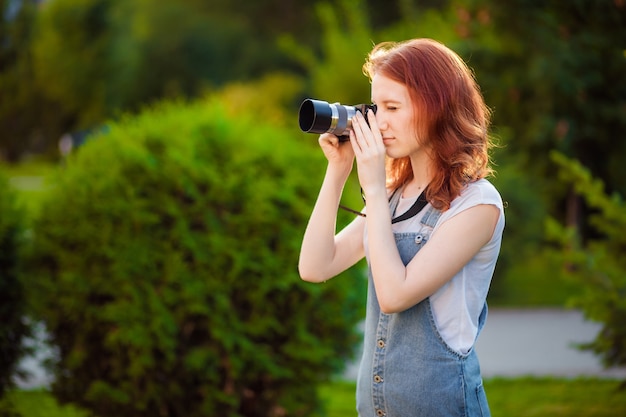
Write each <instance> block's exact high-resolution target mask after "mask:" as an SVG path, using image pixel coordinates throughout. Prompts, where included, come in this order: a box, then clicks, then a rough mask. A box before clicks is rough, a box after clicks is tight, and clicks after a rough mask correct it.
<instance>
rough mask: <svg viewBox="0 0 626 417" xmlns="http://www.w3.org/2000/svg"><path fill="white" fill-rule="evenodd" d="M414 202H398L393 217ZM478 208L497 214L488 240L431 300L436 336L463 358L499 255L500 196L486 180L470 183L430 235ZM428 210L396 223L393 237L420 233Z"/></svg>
mask: <svg viewBox="0 0 626 417" xmlns="http://www.w3.org/2000/svg"><path fill="white" fill-rule="evenodd" d="M416 199H417V197H413V198H406V199H405V198H400V201H399V203H398V207H397V208H396V212H395V216H398V215H401V214H402V213H404V212H406V211H407V210H408V209H409V207H411V206H412V205H413V203H414V202H415V200H416ZM479 204H492V205H494V206H496V207H498V209H499V210H500V216H499V218H498V223H497V225H496V228H495V230H494V232H493V235H492V237H491V240H489V242H488V243H487V244H486V245H485V246H483V247H482V248H481V249H480V251H479V252H478V253H477V254H476V256H474V258H472V259H471V260H470V261H469V262H468V263H467V264H466V265H465V266H464V267H463V268H462V269H461V270H460V271H459V272H458V273H457V274H456V275H455V276H454V277H453V278H452V279H451V280H450V281H448V282H447V283H446V284H445V285H444V286H442V287H441V288H439V290H437V291H436V292H435V293H434V294H433V295H431V296H430V302H431V306H432V310H433V315H434V317H435V322H436V325H437V328H438V330H439V333H440V334H441V336H442V337H443V339H444V341H445V342H446V343H447V344H448V346H449V347H450V348H451V349H452V350H454V351H456V352H459V353H462V354H466V353H467V352H469V350H470V349H471V348H472V346H473V345H474V342H475V340H476V337H477V334H478V318H479V316H480V313H481V311H482V308H483V305H484V303H485V300H486V298H487V293H488V291H489V285H490V284H491V278H492V276H493V272H494V270H495V267H496V260H497V258H498V254H499V253H500V243H501V241H502V232H503V230H504V209H503V206H502V199H501V197H500V194H499V193H498V191H497V190H496V188H495V187H494V186H493V185H492V184H491V183H490V182H489V181H487V180H485V179H482V180H479V181H476V182H473V183H470V184H469V185H468V186H467V187H466V188H465V189H463V191H462V192H461V195H459V196H458V197H457V198H455V199H454V200H453V201H452V203H451V204H450V209H448V210H446V211H445V212H443V213H442V214H441V216H440V217H439V220H438V221H437V223H436V225H435V227H434V228H433V231H432V233H431V236H433V235H434V234H435V233H437V230H438V229H439V227H441V225H442V224H443V223H444V222H446V220H449V219H450V218H452V217H454V216H456V215H457V214H459V213H460V212H462V211H464V210H467V209H469V208H471V207H474V206H476V205H479ZM430 207H431V206H430V204H428V205H427V206H426V207H425V208H424V209H423V210H422V211H421V212H420V213H419V214H417V215H416V216H414V217H412V218H410V219H408V220H404V221H401V222H398V223H395V224H394V225H392V229H393V231H394V232H395V233H410V232H417V231H419V230H420V229H421V228H422V227H424V226H423V225H422V224H420V220H421V219H422V217H423V215H424V213H426V212H427V211H428V209H429V208H430ZM427 244H428V243H427Z"/></svg>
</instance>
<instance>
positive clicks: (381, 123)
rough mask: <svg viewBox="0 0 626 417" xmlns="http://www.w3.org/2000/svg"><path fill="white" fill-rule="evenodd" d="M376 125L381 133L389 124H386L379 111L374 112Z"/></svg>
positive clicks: (385, 119)
mask: <svg viewBox="0 0 626 417" xmlns="http://www.w3.org/2000/svg"><path fill="white" fill-rule="evenodd" d="M376 124H377V125H378V128H379V129H380V131H381V132H382V131H385V130H387V128H388V127H389V124H388V123H387V118H386V117H385V116H384V115H383V112H381V111H378V112H376Z"/></svg>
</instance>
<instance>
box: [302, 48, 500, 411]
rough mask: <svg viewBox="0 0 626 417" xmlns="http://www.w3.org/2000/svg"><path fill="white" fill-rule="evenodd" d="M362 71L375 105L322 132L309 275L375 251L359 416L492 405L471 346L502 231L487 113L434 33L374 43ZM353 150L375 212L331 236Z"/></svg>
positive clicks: (322, 274)
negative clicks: (340, 131)
mask: <svg viewBox="0 0 626 417" xmlns="http://www.w3.org/2000/svg"><path fill="white" fill-rule="evenodd" d="M363 69H364V72H365V74H366V75H367V76H368V77H369V78H370V81H371V94H372V101H373V104H375V105H376V106H377V111H376V112H375V113H374V112H373V111H371V110H370V111H368V112H367V113H368V114H366V115H361V114H360V113H358V114H357V115H356V116H355V117H354V118H353V120H352V130H351V132H350V141H349V142H340V141H339V140H338V138H337V137H336V136H334V135H332V134H328V133H326V134H322V135H321V136H320V138H319V143H320V146H321V148H322V150H323V152H324V154H325V156H326V158H327V159H328V166H327V170H326V175H325V177H324V180H323V183H322V186H321V190H320V193H319V196H318V199H317V202H316V204H315V207H314V209H313V212H312V214H311V218H310V221H309V224H308V226H307V229H306V232H305V235H304V239H303V242H302V248H301V254H300V262H299V271H300V275H301V277H302V279H304V280H306V281H311V282H323V281H326V280H328V279H329V278H332V277H334V276H335V275H337V274H339V273H340V272H342V271H344V270H345V269H347V268H349V267H351V266H352V265H354V264H355V263H356V262H357V261H359V260H360V259H361V258H363V257H364V256H365V257H366V259H367V262H368V266H369V287H368V299H367V314H366V320H365V335H364V339H365V340H364V353H363V358H362V361H361V366H360V371H359V377H358V381H357V409H358V412H359V416H360V417H374V416H388V417H413V416H415V417H417V416H423V417H437V416H442V417H443V416H445V417H451V416H488V415H490V413H489V407H488V405H487V400H486V396H485V393H484V390H483V386H482V378H481V374H480V367H479V364H478V359H477V356H476V353H475V351H474V349H473V347H474V343H475V341H476V338H477V337H478V334H479V333H480V330H481V328H482V326H483V324H484V323H485V319H486V315H487V305H486V297H487V292H488V290H489V285H490V282H491V278H492V275H493V271H494V268H495V264H496V259H497V257H498V253H499V251H500V242H501V238H502V232H503V229H504V211H503V206H502V200H501V198H500V195H499V193H498V191H497V190H496V189H495V188H494V187H493V185H491V183H490V182H488V181H487V180H486V179H485V177H487V176H488V175H489V174H490V173H491V169H490V167H489V162H490V161H489V155H488V151H489V148H490V145H491V144H490V141H489V136H488V127H489V116H490V114H489V110H488V108H487V107H486V105H485V103H484V101H483V98H482V95H481V93H480V90H479V87H478V86H477V84H476V82H475V80H474V78H473V75H472V72H471V71H470V69H469V68H468V67H467V66H466V64H465V63H464V62H463V61H462V59H461V58H459V56H458V55H457V54H455V53H454V52H453V51H451V50H450V49H448V48H447V47H445V46H444V45H442V44H441V43H439V42H436V41H433V40H430V39H414V40H410V41H405V42H401V43H382V44H379V45H377V46H375V47H374V49H373V50H372V51H371V53H370V55H369V57H368V59H367V61H366V63H365V64H364V66H363ZM365 117H367V122H369V123H367V122H366V120H365ZM355 159H356V164H357V172H358V177H359V182H360V184H361V187H362V190H363V195H364V198H365V201H366V209H365V210H364V213H363V214H364V216H362V217H361V216H359V217H357V218H356V219H355V220H354V221H352V222H351V223H350V224H349V225H348V226H346V227H345V228H344V229H343V230H341V231H340V232H339V233H338V234H335V233H336V231H335V225H336V213H337V209H338V206H339V201H340V198H341V194H342V190H343V187H344V185H345V182H346V180H347V178H348V175H349V173H350V171H351V170H352V166H353V162H354V160H355ZM420 196H422V197H421V198H418V197H420ZM420 200H423V204H425V207H424V208H423V209H421V210H419V204H420ZM414 205H415V206H416V207H417V208H413V209H411V208H412V207H413V206H414ZM416 211H418V213H417V214H415V212H416ZM403 214H404V215H403Z"/></svg>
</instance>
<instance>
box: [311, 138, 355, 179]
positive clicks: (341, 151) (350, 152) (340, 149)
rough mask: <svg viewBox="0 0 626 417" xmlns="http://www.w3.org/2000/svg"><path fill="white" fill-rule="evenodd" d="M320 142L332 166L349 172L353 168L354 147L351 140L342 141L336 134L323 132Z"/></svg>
mask: <svg viewBox="0 0 626 417" xmlns="http://www.w3.org/2000/svg"><path fill="white" fill-rule="evenodd" d="M318 142H319V144H320V147H321V148H322V151H323V152H324V156H326V159H327V160H328V164H329V165H330V166H333V167H335V168H343V169H345V170H347V171H348V173H349V172H350V171H351V170H352V164H353V163H354V149H352V146H351V145H350V142H349V141H345V142H340V141H339V138H338V137H337V136H336V135H333V134H332V133H323V134H321V135H320V137H319V140H318Z"/></svg>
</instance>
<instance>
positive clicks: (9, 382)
mask: <svg viewBox="0 0 626 417" xmlns="http://www.w3.org/2000/svg"><path fill="white" fill-rule="evenodd" d="M16 197H17V196H16V193H15V191H14V190H13V189H12V188H11V187H10V185H9V182H8V180H7V178H6V177H5V176H4V175H0V399H1V398H2V397H3V396H4V394H5V393H6V392H7V391H8V390H9V389H11V388H12V387H13V385H14V384H13V378H14V377H15V376H16V375H19V374H20V372H19V371H20V370H19V369H18V365H19V361H20V359H21V358H22V356H24V354H25V353H27V351H28V350H27V349H26V348H25V347H24V344H23V341H24V338H25V337H26V336H28V335H29V334H30V328H29V326H28V323H27V321H26V298H25V293H24V288H23V285H22V281H21V279H20V263H21V262H20V257H21V249H22V247H23V232H24V227H25V224H24V216H23V215H22V211H20V209H19V207H18V205H17V203H16ZM2 411H3V406H2V405H0V414H2Z"/></svg>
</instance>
